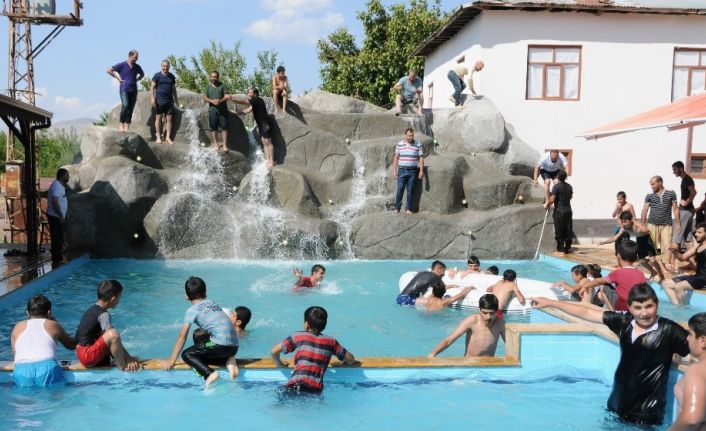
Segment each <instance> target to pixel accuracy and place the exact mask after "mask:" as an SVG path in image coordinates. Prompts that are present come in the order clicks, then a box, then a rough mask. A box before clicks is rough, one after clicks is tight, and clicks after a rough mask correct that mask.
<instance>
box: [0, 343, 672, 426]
mask: <svg viewBox="0 0 706 431" xmlns="http://www.w3.org/2000/svg"><path fill="white" fill-rule="evenodd" d="M523 338H524V337H523ZM546 338H548V337H546ZM539 340H540V339H539V338H535V339H532V337H528V338H527V339H526V340H523V346H522V349H523V352H527V355H526V356H527V357H526V358H525V357H524V355H523V366H522V367H500V368H483V369H468V368H463V369H459V368H453V369H451V368H441V369H414V368H411V369H395V370H390V369H350V368H347V369H339V368H333V369H331V370H329V372H328V373H327V375H326V390H325V392H324V394H323V396H322V397H320V398H319V397H307V396H305V397H301V398H299V397H298V398H288V397H282V396H281V394H280V392H279V388H280V386H281V385H282V384H283V383H284V382H285V381H286V378H287V376H288V374H289V371H287V370H243V373H242V374H241V376H240V377H239V380H238V382H236V383H234V382H229V381H224V380H225V379H224V380H222V381H221V383H219V384H218V385H217V386H216V387H214V388H210V389H204V388H203V387H202V382H201V380H200V379H198V378H197V377H196V376H195V375H194V374H193V373H192V372H190V371H172V372H160V371H143V372H140V373H134V374H127V373H121V372H119V371H115V370H113V371H102V372H100V371H96V372H75V373H71V375H70V378H71V379H72V380H73V381H72V382H70V383H69V384H68V385H67V386H66V387H62V388H52V389H19V388H16V387H14V386H12V384H11V383H9V373H0V403H1V404H2V405H3V406H5V408H4V411H5V414H3V415H0V429H18V428H40V429H46V430H62V431H63V430H66V429H101V430H104V431H109V430H124V429H171V430H181V429H204V428H205V427H206V426H208V427H209V428H211V429H213V428H215V427H231V426H236V427H238V428H241V429H271V430H285V429H286V430H298V429H304V428H309V427H311V426H314V427H316V428H325V429H329V428H330V429H333V428H335V429H341V430H371V429H409V430H418V429H430V430H433V429H442V428H443V429H447V430H462V429H463V430H465V429H482V430H485V429H488V430H489V429H500V430H515V429H523V430H535V429H537V430H567V429H571V430H640V429H644V428H640V427H636V426H629V425H626V424H624V423H622V422H619V421H618V420H617V419H616V418H615V417H614V416H613V415H612V414H609V413H607V412H606V410H605V402H606V399H607V397H608V394H609V392H610V382H611V376H612V368H613V367H614V366H615V362H616V360H617V351H616V350H617V346H615V345H614V344H613V343H611V342H609V341H606V340H604V339H600V338H598V337H596V336H589V335H585V336H576V337H570V338H569V339H567V340H565V341H566V342H568V343H573V344H574V346H573V347H574V348H573V349H571V353H568V349H563V351H564V352H565V353H563V356H564V357H563V358H558V359H554V360H552V359H548V358H546V355H547V354H548V353H549V352H550V350H548V349H547V346H546V344H551V343H549V342H548V341H547V340H544V341H542V342H540V343H535V342H536V341H539ZM542 344H545V345H544V346H542ZM581 344H583V345H584V346H586V347H588V348H587V349H581V348H580V347H579V346H580V345H581ZM582 350H583V352H582V353H581V352H579V351H582ZM558 351H559V350H557V352H558ZM571 355H573V356H585V357H584V358H583V360H584V361H582V360H581V359H578V360H577V363H576V364H577V365H579V366H585V365H587V364H588V363H593V364H595V365H594V367H592V368H583V367H582V368H577V367H574V366H570V365H567V364H569V363H571V362H572V360H571V359H570V358H569V356H571ZM673 374H675V373H673ZM668 411H670V410H668ZM666 428H667V426H666V425H665V426H664V427H660V428H649V429H651V430H660V429H666Z"/></svg>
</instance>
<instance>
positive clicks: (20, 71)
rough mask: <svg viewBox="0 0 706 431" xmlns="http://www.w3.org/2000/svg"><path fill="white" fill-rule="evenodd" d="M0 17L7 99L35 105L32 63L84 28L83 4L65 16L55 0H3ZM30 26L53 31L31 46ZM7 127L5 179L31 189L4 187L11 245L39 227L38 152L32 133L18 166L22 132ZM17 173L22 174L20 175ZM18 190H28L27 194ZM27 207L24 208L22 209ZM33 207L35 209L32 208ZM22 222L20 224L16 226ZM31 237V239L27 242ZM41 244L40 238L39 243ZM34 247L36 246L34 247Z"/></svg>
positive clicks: (16, 126) (75, 4) (17, 123)
mask: <svg viewBox="0 0 706 431" xmlns="http://www.w3.org/2000/svg"><path fill="white" fill-rule="evenodd" d="M2 3H3V7H2V13H1V15H4V16H6V17H7V18H8V19H9V20H10V25H9V27H8V29H9V37H8V41H9V49H8V51H9V59H8V72H7V93H8V96H9V97H11V98H13V99H16V100H19V101H22V102H25V103H28V104H30V105H32V106H34V105H35V101H36V93H35V91H34V89H35V87H34V59H35V58H36V57H37V56H38V55H39V54H40V53H41V52H42V51H43V50H44V48H46V47H47V46H48V45H49V44H50V43H51V42H52V41H53V40H54V39H55V38H56V37H57V36H58V35H59V34H60V33H61V32H62V31H63V30H64V29H65V28H66V27H78V26H81V25H83V20H82V19H81V9H82V8H83V3H82V2H81V1H80V0H74V1H73V12H72V13H68V14H66V15H57V14H56V1H55V0H31V1H30V0H3V2H2ZM32 25H51V26H53V28H52V30H51V31H50V32H49V34H47V35H46V36H45V37H44V39H42V40H41V41H40V42H39V43H38V44H36V45H33V44H32ZM11 121H12V124H11V125H10V124H9V123H8V126H11V127H8V129H9V130H8V134H7V143H6V148H5V162H6V167H7V168H8V171H7V176H6V178H9V176H10V175H11V174H12V175H13V176H14V177H16V178H17V182H19V181H20V178H24V180H23V181H25V182H26V181H31V182H32V187H30V188H25V187H14V188H13V189H12V190H16V191H18V193H17V194H15V195H12V196H11V193H10V192H9V191H10V188H9V187H6V192H5V210H6V213H5V223H6V228H5V230H6V231H10V241H11V242H14V240H15V235H17V234H24V233H25V232H27V233H36V232H37V228H38V225H39V217H37V214H38V213H39V200H38V199H37V196H38V195H39V176H38V168H37V166H38V163H39V160H38V151H37V148H36V145H35V144H34V143H35V142H36V139H35V136H34V132H33V131H32V132H31V134H32V138H31V139H28V138H27V137H25V141H26V142H32V145H31V148H26V145H25V148H24V161H20V162H17V161H16V160H17V159H18V158H20V154H19V153H18V152H17V151H16V149H15V143H16V141H18V139H16V136H15V131H18V130H21V128H20V121H19V118H14V119H11ZM7 162H13V166H14V170H13V171H12V173H11V172H10V170H9V169H10V164H8V163H7ZM20 171H22V172H21V174H20ZM19 190H28V191H27V193H24V192H19ZM25 204H26V205H25ZM35 207H36V208H35ZM19 220H22V221H23V223H16V221H19ZM30 237H32V238H30ZM31 240H36V235H34V234H33V235H28V237H27V241H28V242H29V241H31ZM39 241H40V242H41V238H40V239H39ZM35 245H36V244H35Z"/></svg>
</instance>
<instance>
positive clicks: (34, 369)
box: [12, 359, 64, 386]
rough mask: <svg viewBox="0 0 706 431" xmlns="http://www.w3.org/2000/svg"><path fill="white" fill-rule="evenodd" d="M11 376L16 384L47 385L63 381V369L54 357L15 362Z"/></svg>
mask: <svg viewBox="0 0 706 431" xmlns="http://www.w3.org/2000/svg"><path fill="white" fill-rule="evenodd" d="M12 378H13V379H14V381H15V384H16V385H17V386H49V385H53V384H55V383H63V382H64V369H63V368H61V365H59V363H58V362H56V360H55V359H46V360H44V361H39V362H24V363H19V364H15V370H14V371H13V372H12Z"/></svg>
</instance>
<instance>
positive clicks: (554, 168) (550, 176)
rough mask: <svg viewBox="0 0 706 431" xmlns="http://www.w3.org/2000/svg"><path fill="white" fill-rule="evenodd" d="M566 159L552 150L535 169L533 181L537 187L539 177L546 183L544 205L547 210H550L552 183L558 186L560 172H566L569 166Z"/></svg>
mask: <svg viewBox="0 0 706 431" xmlns="http://www.w3.org/2000/svg"><path fill="white" fill-rule="evenodd" d="M567 164H568V163H567V161H566V157H564V155H563V154H561V153H559V151H557V150H551V151H549V152H547V153H545V154H544V157H542V158H541V159H540V160H539V162H537V166H535V167H534V177H533V179H532V181H533V182H534V184H535V185H537V184H538V182H537V180H538V179H539V176H540V175H542V180H543V181H544V204H545V206H544V207H545V208H549V205H547V202H549V186H550V185H551V183H552V181H554V184H556V177H557V175H558V174H559V172H560V171H565V170H566V165H567Z"/></svg>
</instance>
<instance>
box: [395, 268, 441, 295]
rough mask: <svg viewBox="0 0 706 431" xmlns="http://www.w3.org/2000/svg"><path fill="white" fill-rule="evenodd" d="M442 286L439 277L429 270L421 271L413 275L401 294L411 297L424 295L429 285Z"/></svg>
mask: <svg viewBox="0 0 706 431" xmlns="http://www.w3.org/2000/svg"><path fill="white" fill-rule="evenodd" d="M434 286H441V287H445V286H444V282H443V281H441V277H439V276H438V275H436V274H434V273H433V272H431V271H422V272H420V273H418V274H417V275H415V276H414V278H413V279H412V280H411V281H410V282H409V283H408V284H407V286H406V287H405V288H404V289H403V290H402V293H401V294H402V295H409V296H410V297H412V298H419V297H420V296H422V295H424V293H426V291H427V290H428V289H429V288H430V287H434Z"/></svg>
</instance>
